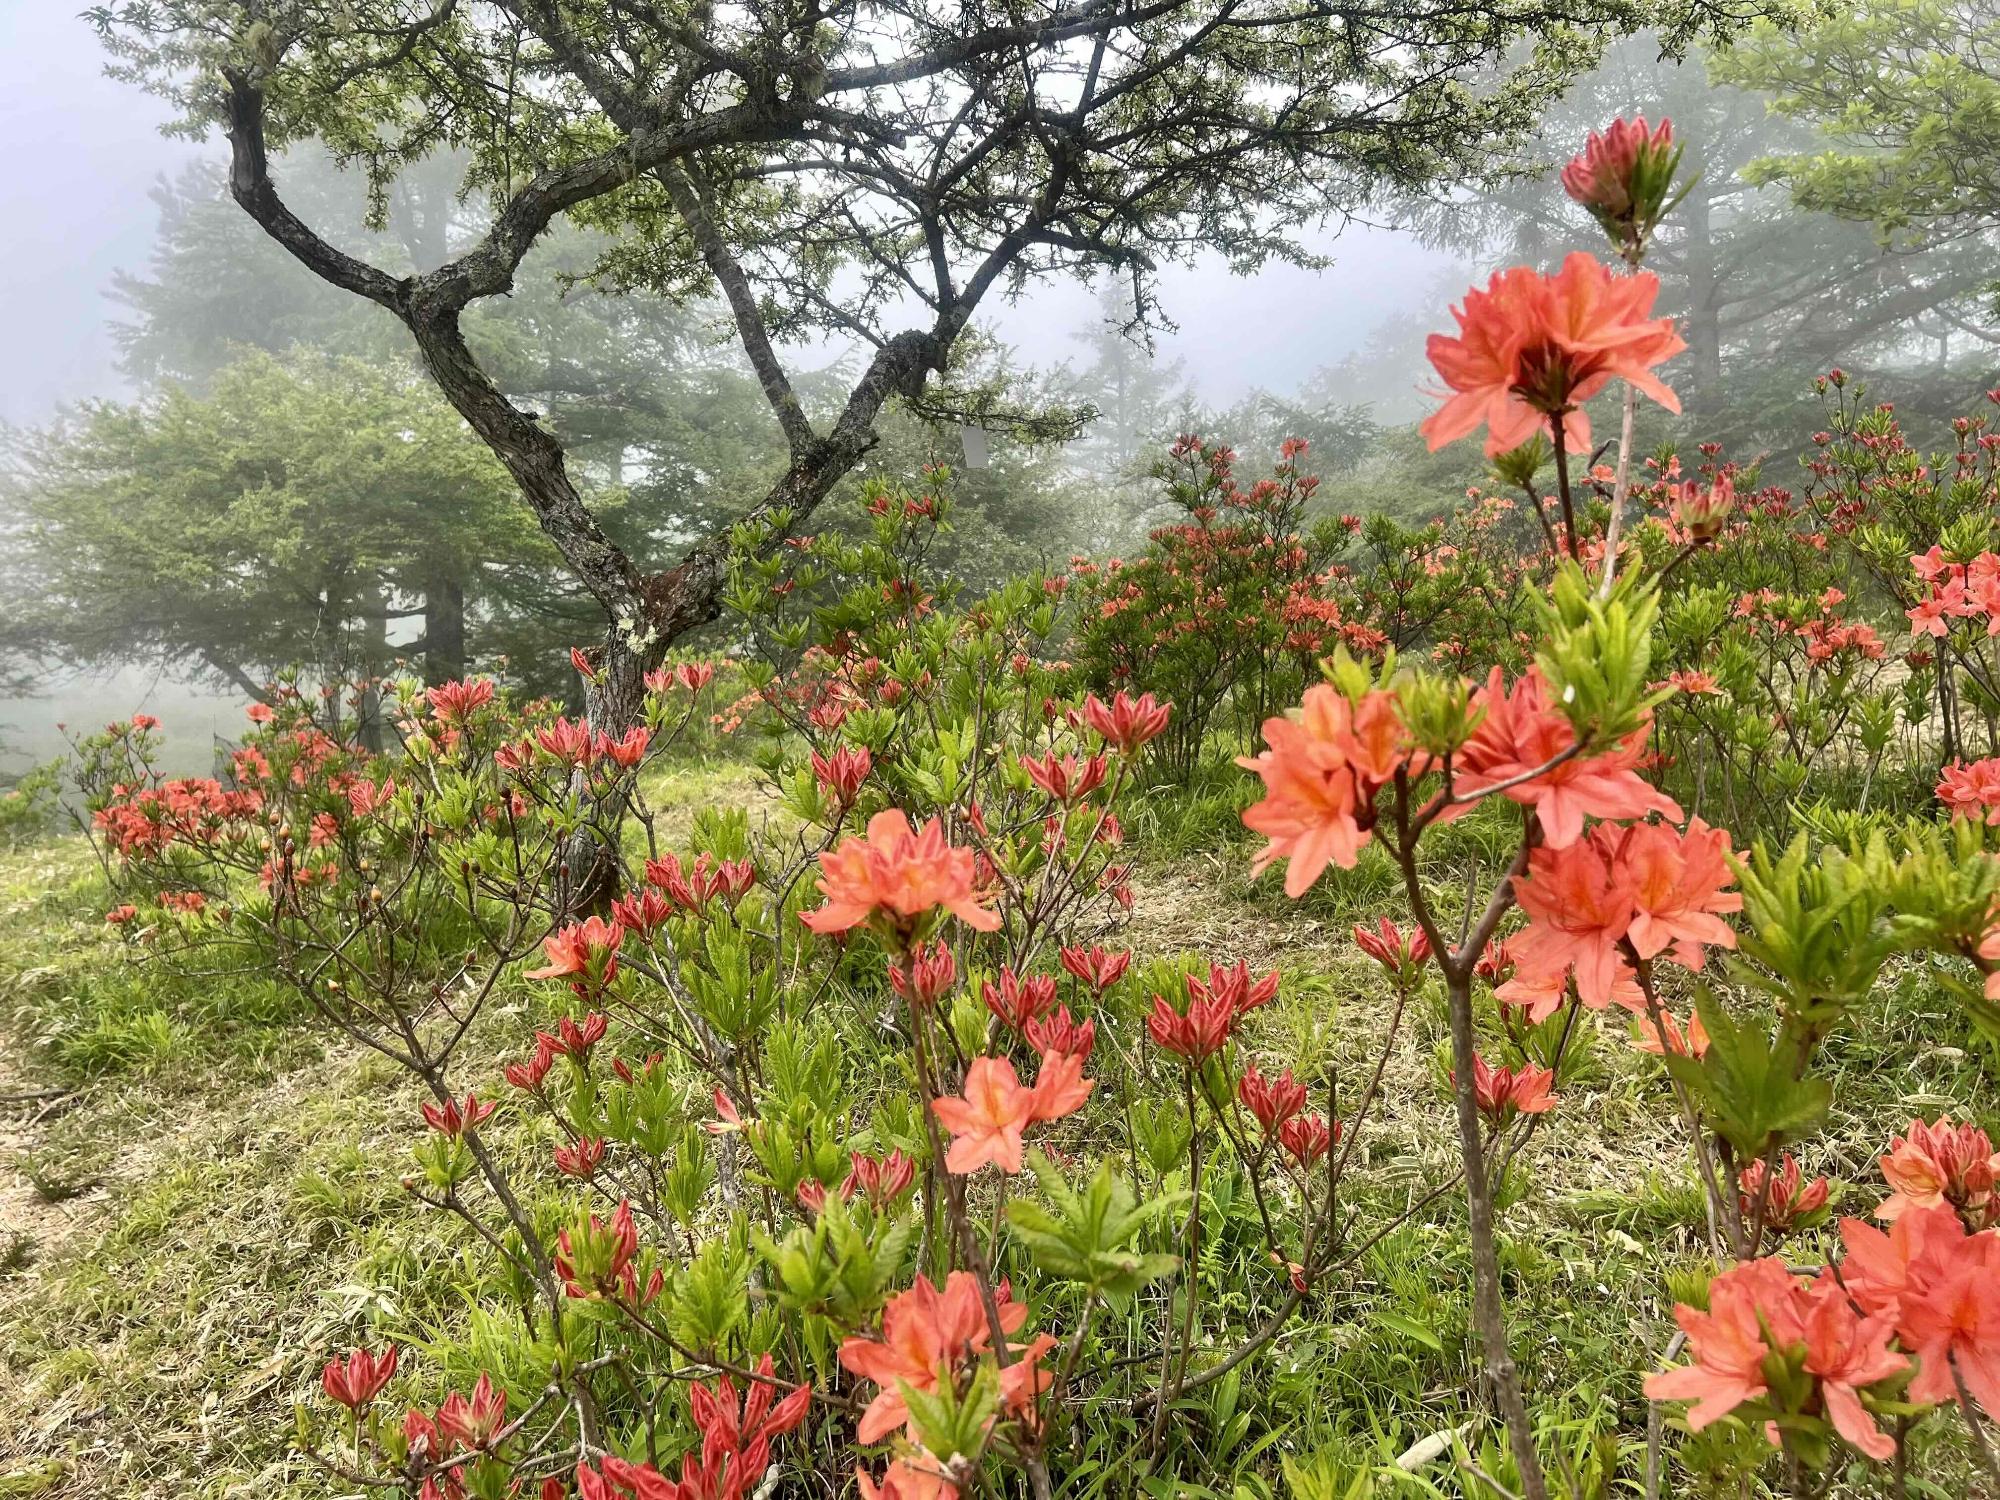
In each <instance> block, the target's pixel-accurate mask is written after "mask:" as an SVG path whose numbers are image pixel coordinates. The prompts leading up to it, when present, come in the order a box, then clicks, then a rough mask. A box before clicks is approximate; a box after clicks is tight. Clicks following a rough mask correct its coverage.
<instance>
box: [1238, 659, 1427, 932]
mask: <svg viewBox="0 0 2000 1500" xmlns="http://www.w3.org/2000/svg"><path fill="white" fill-rule="evenodd" d="M1264 742H1265V743H1266V744H1267V745H1269V746H1270V748H1269V749H1268V750H1265V751H1264V752H1263V753H1262V754H1260V755H1257V756H1254V757H1253V756H1247V755H1245V756H1238V757H1237V760H1236V763H1237V764H1238V765H1239V766H1242V767H1243V768H1244V769H1245V770H1249V771H1254V772H1256V773H1257V775H1258V776H1259V777H1261V778H1262V779H1263V782H1264V800H1263V801H1261V802H1258V803H1257V804H1255V805H1254V806H1252V807H1250V808H1248V809H1247V810H1246V811H1245V812H1244V814H1243V823H1244V826H1245V827H1246V828H1250V829H1253V830H1254V831H1256V832H1258V833H1261V834H1263V835H1264V836H1265V837H1266V838H1267V839H1269V840H1270V842H1269V843H1268V844H1266V845H1265V846H1264V848H1263V849H1261V850H1260V851H1258V854H1257V857H1256V859H1255V860H1254V861H1253V862H1252V864H1251V867H1250V868H1251V872H1252V873H1253V874H1255V873H1258V872H1260V871H1262V870H1264V869H1265V868H1267V867H1268V866H1270V865H1272V864H1275V863H1276V862H1277V861H1278V860H1281V859H1282V860H1285V861H1286V862H1287V864H1286V869H1285V894H1286V895H1287V896H1290V897H1291V898H1292V899H1293V900H1297V899H1298V898H1299V897H1300V896H1303V895H1304V894H1305V893H1306V890H1307V888H1308V887H1310V886H1311V885H1312V883H1313V882H1314V881H1315V880H1317V879H1319V877H1320V875H1321V874H1322V873H1323V872H1324V871H1325V870H1326V867H1327V866H1328V865H1329V864H1334V865H1338V866H1339V867H1340V868H1341V869H1343V870H1351V869H1353V868H1354V862H1355V860H1356V859H1357V858H1358V857H1359V856H1360V853H1361V846H1362V845H1364V844H1366V843H1367V842H1368V837H1369V829H1370V828H1371V827H1372V826H1373V824H1374V822H1375V794H1376V792H1378V791H1379V790H1381V788H1382V785H1383V783H1384V782H1386V781H1387V780H1389V778H1390V777H1392V776H1394V775H1395V773H1396V770H1397V768H1398V767H1399V766H1401V765H1403V764H1405V763H1407V762H1408V761H1409V760H1410V751H1411V746H1410V742H1409V736H1408V735H1407V733H1406V732H1405V731H1404V729H1403V725H1402V720H1401V717H1400V716H1399V714H1398V712H1397V708H1396V700H1395V697H1394V695H1393V694H1390V693H1385V692H1371V693H1368V694H1367V695H1366V696H1364V697H1363V698H1362V700H1361V701H1360V703H1358V704H1357V703H1354V702H1353V701H1351V700H1350V699H1349V698H1348V697H1347V696H1346V695H1345V694H1344V693H1341V692H1340V691H1338V690H1337V689H1335V688H1333V687H1331V686H1329V685H1328V684H1326V683H1315V684H1314V685H1313V686H1312V687H1309V688H1307V689H1306V694H1305V701H1304V702H1303V703H1302V704H1301V705H1300V708H1299V716H1298V718H1296V719H1291V718H1272V719H1266V720H1265V721H1264ZM1413 769H1415V768H1414V767H1413Z"/></svg>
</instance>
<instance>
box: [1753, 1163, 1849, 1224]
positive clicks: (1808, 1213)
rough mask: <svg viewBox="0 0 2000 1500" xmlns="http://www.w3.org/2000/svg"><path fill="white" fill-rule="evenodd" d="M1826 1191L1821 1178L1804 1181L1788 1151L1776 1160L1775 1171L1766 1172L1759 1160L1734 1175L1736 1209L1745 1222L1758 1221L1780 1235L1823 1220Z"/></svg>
mask: <svg viewBox="0 0 2000 1500" xmlns="http://www.w3.org/2000/svg"><path fill="white" fill-rule="evenodd" d="M1829 1191H1830V1189H1829V1187H1828V1184H1827V1180H1826V1179H1825V1178H1824V1177H1815V1178H1813V1180H1812V1181H1810V1182H1807V1181H1806V1180H1805V1177H1804V1174H1803V1173H1801V1172H1800V1171H1799V1164H1798V1161H1797V1159H1796V1158H1795V1157H1793V1155H1792V1153H1791V1152H1789V1151H1787V1152H1786V1153H1785V1154H1784V1156H1783V1157H1782V1158H1781V1159H1780V1160H1779V1163H1778V1170H1777V1171H1775V1172H1769V1173H1767V1172H1766V1171H1765V1170H1764V1163H1763V1161H1762V1159H1761V1158H1760V1159H1759V1160H1756V1161H1753V1162H1750V1163H1749V1164H1748V1165H1746V1166H1745V1167H1744V1168H1743V1170H1742V1172H1741V1173H1739V1174H1738V1176H1737V1206H1738V1207H1739V1208H1740V1209H1741V1210H1742V1213H1743V1218H1744V1221H1745V1222H1746V1223H1748V1222H1751V1221H1752V1220H1758V1221H1761V1222H1762V1223H1763V1225H1764V1226H1765V1228H1767V1229H1771V1230H1774V1231H1778V1232H1780V1233H1782V1232H1785V1231H1788V1230H1791V1229H1795V1228H1800V1227H1803V1226H1806V1225H1810V1224H1812V1223H1814V1222H1816V1221H1817V1220H1818V1219H1820V1218H1823V1217H1824V1215H1823V1214H1822V1213H1821V1210H1822V1209H1824V1208H1825V1207H1826V1200H1827V1194H1828V1192H1829ZM1760 1199H1761V1200H1762V1207H1761V1208H1760V1207H1759V1200H1760Z"/></svg>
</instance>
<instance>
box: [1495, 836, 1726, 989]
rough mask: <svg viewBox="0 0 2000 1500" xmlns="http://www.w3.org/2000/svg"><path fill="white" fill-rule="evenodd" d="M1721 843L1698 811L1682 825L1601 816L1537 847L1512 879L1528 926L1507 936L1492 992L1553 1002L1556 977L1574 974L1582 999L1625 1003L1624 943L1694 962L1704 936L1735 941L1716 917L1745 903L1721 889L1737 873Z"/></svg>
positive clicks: (1647, 953)
mask: <svg viewBox="0 0 2000 1500" xmlns="http://www.w3.org/2000/svg"><path fill="white" fill-rule="evenodd" d="M1728 851H1729V835H1728V834H1726V833H1724V832H1722V831H1720V830H1718V829H1712V828H1710V827H1708V825H1707V824H1705V823H1703V822H1702V821H1701V820H1700V819H1699V818H1697V819H1696V820H1695V821H1694V822H1693V823H1691V824H1690V825H1689V827H1688V831H1687V832H1686V833H1680V832H1677V831H1675V830H1674V829H1672V828H1669V827H1666V826H1665V825H1663V824H1657V823H1640V824H1635V825H1633V826H1631V827H1628V828H1620V827H1616V826H1614V825H1611V824H1605V823H1600V824H1598V825H1597V826H1596V827H1595V828H1593V829H1591V831H1590V834H1589V836H1588V837H1586V838H1584V839H1582V840H1580V841H1579V842H1577V843H1573V844H1568V845H1565V846H1564V847H1562V848H1556V849H1550V848H1539V849H1536V850H1535V851H1534V852H1533V853H1532V854H1530V855H1529V856H1528V871H1527V873H1526V874H1525V875H1524V876H1522V877H1521V879H1519V880H1517V881H1516V882H1515V883H1514V895H1515V899H1516V900H1518V901H1519V902H1520V904H1521V910H1522V911H1523V912H1525V913H1526V914H1527V917H1528V926H1527V929H1526V930H1525V931H1523V932H1521V933H1518V934H1517V935H1516V936H1515V937H1514V938H1512V939H1511V940H1510V943H1511V952H1512V955H1513V958H1514V962H1515V967H1516V971H1517V972H1516V976H1515V978H1514V979H1512V980H1510V981H1509V982H1508V983H1507V984H1506V985H1504V986H1502V987H1501V989H1500V990H1499V991H1498V994H1499V996H1500V998H1501V999H1503V1000H1509V1001H1513V1002H1516V1003H1528V1004H1530V1005H1531V1008H1533V1007H1538V1006H1540V1005H1542V1004H1544V1003H1546V1004H1547V1005H1548V1008H1550V1009H1553V1001H1552V1000H1551V998H1550V997H1551V994H1553V995H1554V996H1556V997H1559V996H1560V987H1559V986H1560V981H1561V979H1562V978H1563V977H1564V976H1565V975H1574V977H1575V979H1576V993H1577V998H1578V999H1580V1000H1581V1001H1582V1002H1583V1003H1584V1004H1585V1005H1588V1006H1591V1007H1592V1008H1601V1007H1603V1006H1606V1005H1609V1004H1612V1003H1614V1002H1615V1003H1618V1004H1622V1005H1633V1004H1635V1002H1636V1001H1637V1000H1638V998H1639V997H1638V993H1637V990H1636V988H1635V987H1634V986H1633V984H1632V982H1631V972H1632V971H1631V968H1630V966H1629V965H1628V964H1627V962H1626V960H1625V958H1624V956H1623V949H1622V948H1621V944H1622V943H1630V944H1631V947H1632V950H1633V951H1634V952H1635V953H1637V954H1638V955H1639V957H1640V958H1642V959H1651V958H1656V957H1658V956H1659V955H1661V954H1662V953H1667V954H1670V956H1671V957H1672V959H1673V961H1674V962H1676V963H1678V964H1681V965H1682V966H1684V967H1686V968H1690V969H1699V968H1700V967H1701V966H1702V962H1703V957H1704V954H1705V952H1706V945H1707V944H1710V943H1714V944H1717V945H1719V946H1721V947H1725V948H1733V947H1735V946H1736V934H1735V933H1734V932H1733V931H1732V930H1731V929H1730V927H1729V925H1728V924H1727V923H1725V922H1724V921H1723V920H1722V918H1721V916H1720V913H1723V912H1733V911H1740V910H1742V907H1743V897H1742V895H1741V893H1739V892H1736V891H1730V890H1725V889H1724V887H1725V886H1727V885H1729V884H1730V883H1732V882H1733V881H1734V879H1735V876H1734V874H1733V872H1732V871H1731V870H1730V867H1729V860H1728Z"/></svg>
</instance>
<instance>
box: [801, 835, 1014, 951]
mask: <svg viewBox="0 0 2000 1500" xmlns="http://www.w3.org/2000/svg"><path fill="white" fill-rule="evenodd" d="M819 863H820V872H821V873H820V877H819V889H820V894H821V895H823V896H825V897H826V904H825V905H824V906H822V907H820V908H819V909H818V910H817V911H809V912H806V913H804V914H803V915H802V918H801V920H803V921H804V922H805V924H806V926H808V927H810V928H811V929H812V930H813V931H814V932H845V931H847V930H848V929H849V928H850V927H858V926H860V925H861V924H862V923H863V922H866V921H869V920H871V919H872V918H873V917H874V916H875V915H876V914H877V913H878V912H879V913H882V914H883V915H885V916H886V917H887V918H888V920H889V921H890V923H891V925H893V926H894V927H896V928H897V929H898V930H899V931H908V930H911V929H913V928H914V927H915V925H916V923H917V920H918V919H919V918H921V917H923V916H925V915H926V914H927V913H929V912H931V911H933V910H935V909H936V908H938V907H943V908H944V909H945V910H946V911H948V912H950V913H952V915H954V916H956V917H957V918H959V920H961V921H962V922H964V923H965V925H966V926H968V927H970V928H972V929H973V930H975V931H977V932H992V931H994V930H995V929H996V928H998V927H999V925H1000V914H999V913H998V912H994V911H989V910H988V909H987V908H986V907H984V906H982V905H980V903H979V897H978V894H977V893H976V892H975V891H974V889H973V878H972V876H973V862H972V851H971V850H970V849H954V848H952V847H951V845H949V844H947V843H946V842H945V838H944V825H943V824H942V823H940V822H939V821H938V820H937V819H936V818H933V819H931V821H930V822H929V823H927V824H925V825H924V831H923V832H922V833H916V832H913V831H912V830H911V828H910V820H909V819H908V818H907V817H906V816H904V814H903V813H902V812H901V811H900V810H899V809H896V808H890V809H888V810H887V811H886V812H878V813H877V814H875V816H874V817H872V818H870V819H869V820H868V833H867V836H866V837H865V838H853V837H849V838H844V839H842V840H841V841H840V843H839V844H837V845H836V846H835V847H833V848H832V849H829V850H828V851H827V852H826V853H824V854H822V855H821V856H820V857H819Z"/></svg>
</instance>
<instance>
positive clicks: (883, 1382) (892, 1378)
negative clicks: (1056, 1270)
mask: <svg viewBox="0 0 2000 1500" xmlns="http://www.w3.org/2000/svg"><path fill="white" fill-rule="evenodd" d="M994 1300H995V1302H996V1304H997V1305H998V1308H999V1313H1000V1330H1001V1332H1002V1333H1003V1334H1006V1335H1008V1336H1009V1337H1011V1336H1012V1335H1013V1334H1014V1333H1015V1332H1016V1331H1017V1330H1018V1329H1019V1328H1020V1326H1021V1325H1022V1324H1023V1323H1025V1322H1026V1321H1027V1319H1028V1309H1027V1306H1026V1305H1025V1304H1023V1303H1020V1302H1016V1301H1014V1299H1013V1294H1012V1292H1011V1291H1010V1290H1009V1289H1008V1287H1007V1284H1006V1283H1005V1282H1002V1283H1001V1284H1000V1285H999V1286H998V1287H996V1288H995V1289H994ZM992 1343H993V1330H992V1326H991V1324H989V1323H988V1321H987V1318H986V1312H985V1309H984V1308H983V1307H982V1306H981V1305H980V1298H979V1283H978V1282H977V1281H976V1280H974V1279H973V1276H972V1273H971V1272H970V1271H953V1272H952V1273H951V1275H950V1276H948V1277H946V1278H945V1284H944V1290H943V1291H942V1292H940V1291H939V1290H938V1288H937V1287H936V1285H935V1284H933V1283H932V1282H931V1280H930V1279H929V1278H928V1277H925V1276H919V1277H918V1278H917V1279H916V1283H915V1284H914V1285H913V1286H912V1287H911V1288H910V1289H909V1290H908V1291H907V1292H899V1293H897V1295H895V1296H893V1297H891V1298H890V1299H889V1302H888V1305H887V1306H886V1307H884V1308H883V1309H882V1337H881V1338H880V1339H868V1338H850V1339H848V1340H846V1341H845V1342H844V1343H842V1344H841V1346H840V1362H841V1364H843V1365H845V1366H846V1367H847V1368H848V1369H849V1370H850V1371H852V1372H853V1373H854V1374H856V1375H859V1376H860V1377H861V1378H862V1379H864V1380H872V1381H874V1382H875V1384H876V1385H878V1386H880V1387H881V1388H882V1389H881V1392H880V1394H878V1395H877V1396H876V1397H875V1399H874V1400H873V1401H871V1402H869V1403H868V1409H867V1410H866V1411H864V1412H862V1414H861V1425H860V1427H859V1428H858V1429H857V1430H856V1432H855V1437H856V1439H857V1440H858V1441H860V1442H863V1443H875V1442H880V1441H881V1440H882V1439H883V1438H885V1437H887V1436H888V1435H889V1434H890V1433H892V1432H894V1431H895V1430H896V1429H897V1428H898V1427H902V1426H904V1425H905V1424H907V1423H909V1422H910V1408H909V1406H908V1405H907V1404H906V1403H905V1401H904V1399H903V1390H904V1388H905V1387H907V1388H908V1389H910V1390H912V1391H916V1392H918V1393H919V1394H922V1395H929V1394H931V1393H932V1392H934V1391H936V1390H937V1388H938V1382H939V1379H940V1377H941V1376H947V1377H948V1376H950V1375H953V1374H954V1373H955V1372H956V1371H957V1369H958V1367H959V1366H960V1365H963V1364H965V1363H967V1362H968V1361H971V1360H974V1359H977V1358H979V1357H980V1356H982V1355H984V1354H985V1353H986V1352H987V1351H988V1350H990V1349H991V1347H992ZM1055 1343H1056V1341H1055V1340H1054V1339H1053V1338H1051V1337H1049V1336H1048V1335H1047V1334H1040V1335H1038V1336H1037V1337H1036V1338H1035V1339H1033V1340H1032V1341H1031V1342H1030V1343H1028V1344H1026V1345H1024V1346H1018V1347H1016V1348H1015V1349H1014V1351H1013V1352H1014V1356H1015V1358H1014V1362H1013V1363H1012V1364H1010V1365H1008V1366H1007V1368H1006V1369H1004V1370H1002V1371H1001V1372H1000V1394H1001V1398H1002V1401H1003V1402H1004V1404H1005V1405H1006V1407H1007V1409H1008V1410H1009V1411H1010V1412H1017V1413H1018V1412H1021V1411H1025V1410H1026V1409H1028V1408H1029V1407H1030V1406H1032V1404H1033V1402H1034V1399H1035V1397H1036V1396H1038V1395H1039V1394H1040V1393H1041V1392H1042V1391H1043V1390H1045V1389H1046V1388H1047V1387H1048V1384H1049V1380H1050V1378H1051V1377H1050V1375H1049V1373H1048V1372H1047V1371H1045V1370H1041V1369H1038V1368H1037V1366H1038V1365H1039V1363H1040V1361H1041V1358H1042V1356H1043V1355H1045V1354H1047V1353H1048V1351H1049V1350H1051V1349H1053V1348H1054V1347H1055ZM911 1436H912V1437H914V1436H915V1433H914V1431H913V1432H912V1433H911Z"/></svg>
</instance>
